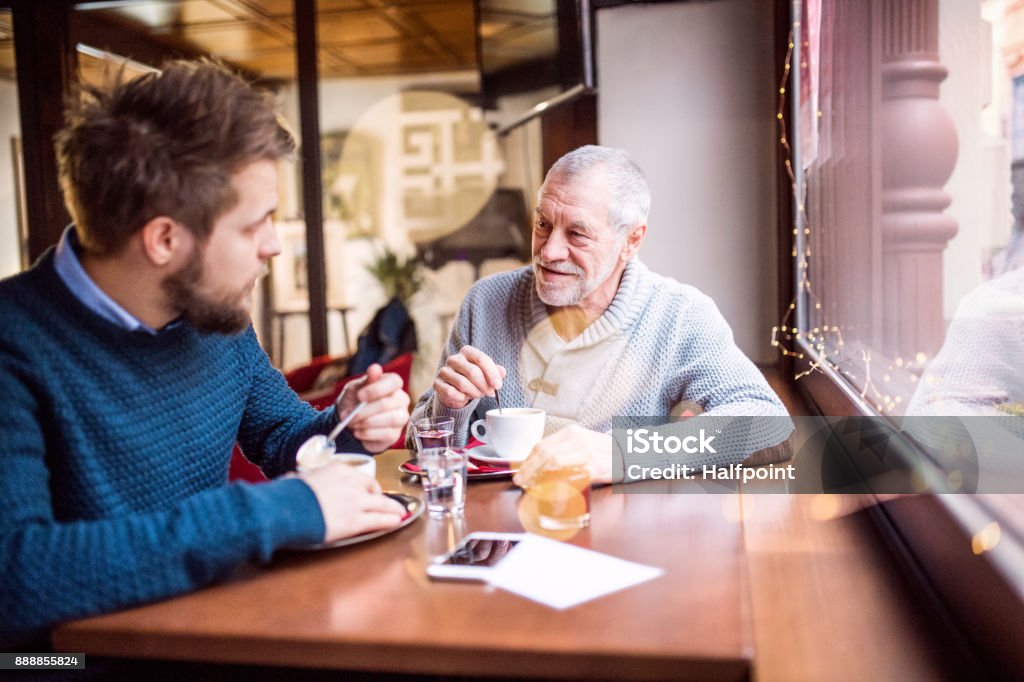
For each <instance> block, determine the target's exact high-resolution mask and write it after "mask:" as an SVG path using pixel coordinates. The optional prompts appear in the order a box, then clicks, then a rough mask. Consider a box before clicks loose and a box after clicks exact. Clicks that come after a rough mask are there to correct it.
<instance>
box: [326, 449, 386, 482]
mask: <svg viewBox="0 0 1024 682" xmlns="http://www.w3.org/2000/svg"><path fill="white" fill-rule="evenodd" d="M335 462H337V463H339V464H343V465H345V466H350V467H352V468H353V469H355V470H356V471H358V472H359V473H361V474H366V475H367V476H369V477H370V478H376V477H377V460H375V459H374V458H373V457H371V456H370V455H363V454H361V453H358V452H339V453H338V454H336V455H333V456H332V457H331V464H334V463H335Z"/></svg>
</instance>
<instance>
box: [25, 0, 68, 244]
mask: <svg viewBox="0 0 1024 682" xmlns="http://www.w3.org/2000/svg"><path fill="white" fill-rule="evenodd" d="M12 9H13V18H14V36H15V40H14V58H15V61H16V62H17V73H18V107H19V109H20V112H19V113H20V116H21V138H22V153H23V155H24V162H25V213H26V215H27V216H28V256H29V260H30V261H32V262H34V261H35V260H36V259H37V258H39V256H41V255H42V253H43V252H44V251H45V250H46V249H47V248H48V247H50V246H52V245H53V244H56V243H57V241H58V240H59V239H60V235H61V232H62V231H63V230H64V227H65V226H66V225H67V224H68V223H69V222H70V221H71V218H70V216H69V215H68V212H67V211H66V210H65V209H64V201H63V198H62V195H61V191H60V183H59V182H58V180H57V159H56V156H55V155H54V151H53V136H54V135H55V134H56V133H57V131H58V130H60V128H61V127H62V125H63V122H64V97H65V94H66V93H67V92H68V90H69V87H70V83H71V82H72V81H73V80H74V73H75V64H76V62H75V51H74V46H73V45H71V44H70V40H69V38H68V13H69V12H70V11H71V10H70V5H69V3H66V2H62V1H55V2H31V1H29V0H18V1H16V2H14V3H13V5H12Z"/></svg>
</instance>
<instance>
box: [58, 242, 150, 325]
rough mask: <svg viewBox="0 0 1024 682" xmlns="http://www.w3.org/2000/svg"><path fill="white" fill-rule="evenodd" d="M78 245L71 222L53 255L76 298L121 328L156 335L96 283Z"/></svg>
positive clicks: (65, 281) (59, 273)
mask: <svg viewBox="0 0 1024 682" xmlns="http://www.w3.org/2000/svg"><path fill="white" fill-rule="evenodd" d="M78 248H80V244H79V241H78V233H77V232H76V231H75V226H74V225H68V227H67V229H66V230H64V234H63V235H62V236H61V238H60V243H59V244H57V251H56V253H54V255H53V267H54V268H55V269H56V270H57V275H58V276H59V277H60V278H61V280H62V281H63V282H64V284H66V285H67V287H68V289H70V290H71V293H72V294H74V295H75V298H77V299H78V300H79V301H81V302H82V304H83V305H84V306H85V307H86V308H88V309H89V310H91V311H93V312H94V313H96V314H97V315H99V316H100V317H102V318H103V319H105V320H107V321H109V322H113V323H114V324H116V325H117V326H118V327H121V328H123V329H127V330H128V331H144V332H146V333H148V334H156V333H157V330H155V329H153V328H152V327H150V326H149V325H147V324H146V323H144V322H142V321H141V320H140V319H139V318H137V317H135V316H134V315H132V314H131V313H130V312H128V311H127V310H125V309H124V308H122V307H121V306H120V305H119V304H118V303H117V301H115V300H114V299H112V298H110V296H108V295H107V293H106V292H105V291H103V290H102V289H100V288H99V287H98V286H96V282H93V281H92V278H91V277H89V273H87V272H86V271H85V268H83V267H82V262H81V261H80V260H78V254H77V253H76V250H77V249H78Z"/></svg>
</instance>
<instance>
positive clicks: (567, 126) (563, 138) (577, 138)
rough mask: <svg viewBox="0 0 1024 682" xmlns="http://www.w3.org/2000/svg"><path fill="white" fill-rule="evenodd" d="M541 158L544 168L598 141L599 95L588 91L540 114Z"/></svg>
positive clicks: (545, 170)
mask: <svg viewBox="0 0 1024 682" xmlns="http://www.w3.org/2000/svg"><path fill="white" fill-rule="evenodd" d="M540 128H541V147H542V151H541V159H542V163H543V164H544V172H545V173H547V172H548V169H549V168H551V166H552V164H554V162H555V161H557V160H558V159H559V158H560V157H561V156H563V155H564V154H566V153H567V152H571V151H572V150H573V149H576V148H577V147H582V146H583V145H585V144H597V95H596V94H586V95H583V96H581V97H577V98H576V99H574V100H572V101H571V102H567V103H565V104H563V105H561V106H559V107H556V108H554V109H551V110H549V111H546V112H544V114H543V115H542V116H541V124H540Z"/></svg>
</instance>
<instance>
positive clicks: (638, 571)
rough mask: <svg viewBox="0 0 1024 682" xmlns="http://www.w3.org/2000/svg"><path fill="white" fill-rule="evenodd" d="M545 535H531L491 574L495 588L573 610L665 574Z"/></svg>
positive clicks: (559, 607) (657, 569)
mask: <svg viewBox="0 0 1024 682" xmlns="http://www.w3.org/2000/svg"><path fill="white" fill-rule="evenodd" d="M664 572H665V571H663V570H662V569H660V568H655V567H653V566H645V565H643V564H638V563H634V562H632V561H626V560H624V559H619V558H617V557H613V556H609V555H608V554H601V553H600V552H595V551H593V550H589V549H583V548H581V547H576V546H575V545H569V544H566V543H564V542H558V541H556V540H550V539H548V538H545V537H541V536H539V535H527V536H526V537H525V538H523V539H522V541H520V542H519V544H518V545H516V546H515V548H513V549H512V551H511V552H509V553H508V555H507V556H506V557H505V558H504V559H502V560H501V561H500V562H499V563H498V565H497V566H495V567H494V569H493V570H492V571H491V572H490V578H489V582H490V583H491V584H492V585H495V586H497V587H500V588H501V589H503V590H508V591H509V592H512V593H514V594H518V595H519V596H521V597H526V598H527V599H532V600H534V601H537V602H540V603H541V604H545V605H547V606H550V607H552V608H556V609H567V608H569V607H571V606H576V605H577V604H582V603H583V602H585V601H588V600H590V599H595V598H597V597H601V596H603V595H606V594H610V593H612V592H617V591H619V590H623V589H625V588H627V587H632V586H633V585H638V584H640V583H642V582H646V581H648V580H652V579H654V578H657V577H658V576H660V575H662V574H664Z"/></svg>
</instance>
